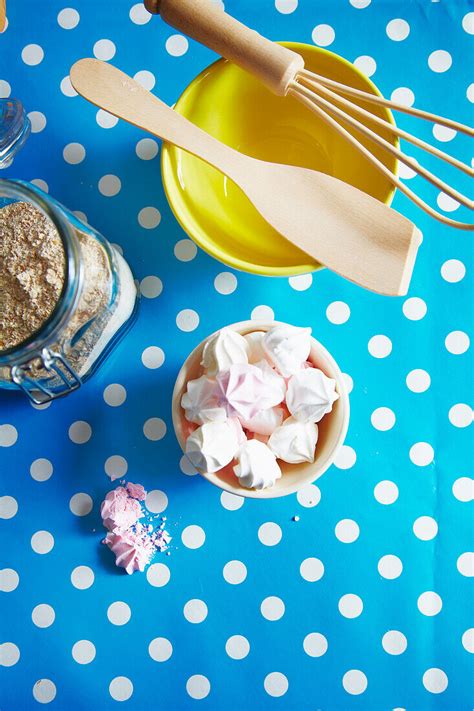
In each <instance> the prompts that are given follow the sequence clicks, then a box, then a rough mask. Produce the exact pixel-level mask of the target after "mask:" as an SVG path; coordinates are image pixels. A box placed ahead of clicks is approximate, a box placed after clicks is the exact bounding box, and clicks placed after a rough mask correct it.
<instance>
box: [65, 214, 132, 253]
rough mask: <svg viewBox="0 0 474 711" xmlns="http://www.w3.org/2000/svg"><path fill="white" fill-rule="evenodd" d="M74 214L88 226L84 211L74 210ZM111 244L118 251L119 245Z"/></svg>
mask: <svg viewBox="0 0 474 711" xmlns="http://www.w3.org/2000/svg"><path fill="white" fill-rule="evenodd" d="M74 214H75V216H76V217H77V219H78V220H80V221H81V222H83V223H84V224H85V225H87V215H86V213H85V212H82V210H74ZM111 244H112V247H115V249H118V245H117V244H114V242H112V243H111ZM118 251H120V250H118ZM120 254H122V252H120Z"/></svg>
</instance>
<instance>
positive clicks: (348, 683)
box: [342, 669, 367, 696]
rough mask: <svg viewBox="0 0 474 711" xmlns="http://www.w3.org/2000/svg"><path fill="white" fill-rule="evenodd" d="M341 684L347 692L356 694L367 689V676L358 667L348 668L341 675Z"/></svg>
mask: <svg viewBox="0 0 474 711" xmlns="http://www.w3.org/2000/svg"><path fill="white" fill-rule="evenodd" d="M342 686H343V687H344V690H345V691H347V693H348V694H351V695H353V696H358V695H359V694H363V693H364V691H365V690H366V689H367V677H366V676H365V674H364V672H362V671H360V669H350V670H349V671H347V672H346V673H345V674H344V676H343V677H342Z"/></svg>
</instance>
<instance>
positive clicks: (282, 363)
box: [263, 324, 311, 378]
mask: <svg viewBox="0 0 474 711" xmlns="http://www.w3.org/2000/svg"><path fill="white" fill-rule="evenodd" d="M263 349H264V351H265V353H266V355H267V358H268V359H269V360H270V362H271V363H272V364H273V365H274V366H275V367H276V369H277V370H278V371H279V372H280V373H281V374H282V375H283V376H284V377H285V378H289V377H290V375H294V374H295V373H297V372H298V371H299V370H301V368H302V367H303V364H304V363H305V362H306V361H307V360H308V356H309V354H310V351H311V329H310V328H299V327H297V326H290V325H289V324H281V325H280V326H275V327H274V328H271V329H270V330H269V331H267V333H266V334H265V336H264V337H263Z"/></svg>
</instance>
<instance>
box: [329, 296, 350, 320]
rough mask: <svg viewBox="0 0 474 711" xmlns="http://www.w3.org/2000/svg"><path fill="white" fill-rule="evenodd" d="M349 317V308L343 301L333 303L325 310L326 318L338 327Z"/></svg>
mask: <svg viewBox="0 0 474 711" xmlns="http://www.w3.org/2000/svg"><path fill="white" fill-rule="evenodd" d="M350 315H351V310H350V308H349V306H348V305H347V304H346V303H344V301H333V302H332V304H329V306H328V307H327V309H326V316H327V319H328V321H330V322H331V323H334V324H337V325H340V324H342V323H346V321H348V320H349V317H350Z"/></svg>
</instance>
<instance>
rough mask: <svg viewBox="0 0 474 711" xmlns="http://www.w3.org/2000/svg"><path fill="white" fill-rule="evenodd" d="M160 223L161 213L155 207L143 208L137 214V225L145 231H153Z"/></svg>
mask: <svg viewBox="0 0 474 711" xmlns="http://www.w3.org/2000/svg"><path fill="white" fill-rule="evenodd" d="M160 222H161V213H160V211H159V210H157V208H156V207H143V208H142V209H141V210H140V212H139V213H138V223H139V225H140V226H141V227H143V228H144V229H145V230H153V229H154V228H155V227H158V225H159V224H160Z"/></svg>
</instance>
